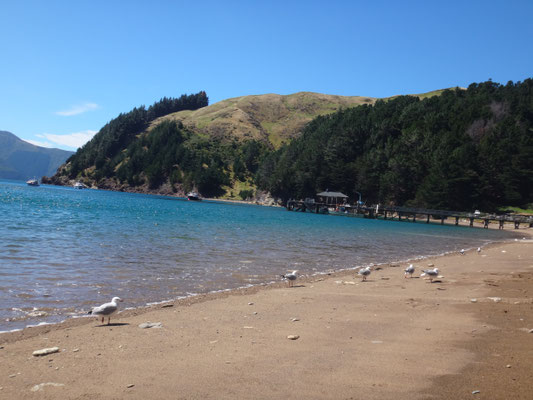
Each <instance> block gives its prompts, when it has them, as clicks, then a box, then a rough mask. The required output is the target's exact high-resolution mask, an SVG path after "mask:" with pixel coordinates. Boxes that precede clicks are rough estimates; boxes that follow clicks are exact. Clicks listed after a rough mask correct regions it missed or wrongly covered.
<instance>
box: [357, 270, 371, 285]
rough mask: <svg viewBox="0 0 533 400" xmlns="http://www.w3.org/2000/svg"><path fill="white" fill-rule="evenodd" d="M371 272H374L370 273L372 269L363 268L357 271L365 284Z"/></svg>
mask: <svg viewBox="0 0 533 400" xmlns="http://www.w3.org/2000/svg"><path fill="white" fill-rule="evenodd" d="M370 272H372V271H370V267H365V268H363V267H361V268H359V271H357V273H358V274H359V275H361V276H362V277H363V282H364V281H366V277H367V276H368V275H370Z"/></svg>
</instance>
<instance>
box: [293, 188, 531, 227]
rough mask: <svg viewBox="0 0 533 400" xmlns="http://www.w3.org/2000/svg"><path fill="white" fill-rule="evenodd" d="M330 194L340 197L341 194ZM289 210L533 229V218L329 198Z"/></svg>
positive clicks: (296, 203)
mask: <svg viewBox="0 0 533 400" xmlns="http://www.w3.org/2000/svg"><path fill="white" fill-rule="evenodd" d="M324 193H325V192H323V193H319V195H324ZM329 193H331V194H337V192H329ZM341 194H342V193H341ZM343 196H344V195H343ZM337 199H338V198H337ZM342 199H345V198H342ZM286 207H287V210H289V211H303V212H305V211H309V212H313V213H319V214H333V215H345V216H352V217H362V218H374V219H378V218H379V219H384V220H396V221H410V222H417V220H418V221H424V220H425V222H426V223H429V222H430V220H431V219H433V220H437V221H440V223H441V224H444V221H445V220H446V219H448V218H450V219H452V220H453V219H455V221H454V222H455V225H459V220H460V219H466V220H468V221H469V222H470V226H474V220H479V221H481V222H482V223H483V227H484V228H485V229H487V228H488V227H489V224H490V223H492V222H495V223H498V228H499V229H503V228H504V225H505V223H506V222H511V223H513V224H514V228H515V229H518V228H519V227H520V224H529V227H530V228H533V216H531V215H516V214H515V215H496V214H487V213H477V212H476V213H471V212H461V211H446V210H432V209H422V208H410V207H395V206H383V205H380V204H376V205H372V206H366V205H363V204H361V203H360V202H358V203H357V204H355V205H350V204H346V203H343V202H338V201H331V200H330V199H328V198H326V199H325V201H324V197H323V196H322V201H318V202H317V201H315V200H314V199H306V200H289V201H287V204H286Z"/></svg>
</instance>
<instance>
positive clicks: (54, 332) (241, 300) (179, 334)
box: [0, 230, 533, 399]
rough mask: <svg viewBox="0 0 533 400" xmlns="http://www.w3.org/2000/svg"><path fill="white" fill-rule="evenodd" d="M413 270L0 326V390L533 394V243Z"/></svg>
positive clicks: (73, 395) (189, 394)
mask: <svg viewBox="0 0 533 400" xmlns="http://www.w3.org/2000/svg"><path fill="white" fill-rule="evenodd" d="M528 231H529V230H523V232H524V236H525V235H527V233H526V232H528ZM429 263H433V264H434V265H435V266H436V267H438V268H439V269H440V272H441V274H442V276H443V278H442V279H440V281H439V282H434V283H430V282H429V281H428V280H426V279H424V278H420V277H419V275H420V268H421V267H424V268H426V267H427V265H428V264H429ZM414 264H415V267H416V268H417V272H416V273H415V276H416V278H413V279H405V278H404V274H403V268H405V266H406V265H405V264H399V266H390V267H384V268H383V269H380V270H378V271H373V272H372V274H371V275H370V277H369V279H368V281H367V282H361V278H360V277H358V276H355V274H354V273H353V272H349V273H348V272H343V273H337V274H332V275H331V276H322V277H317V276H315V277H308V278H304V279H299V280H297V281H296V284H295V287H293V288H289V287H287V285H286V284H284V283H280V284H277V285H271V286H262V287H256V288H251V289H247V290H238V291H234V292H231V293H220V294H216V295H206V296H197V297H195V298H191V299H187V300H182V301H177V302H175V303H173V304H168V305H167V307H163V305H159V306H154V307H151V308H149V309H140V310H131V311H125V312H122V313H120V314H119V315H118V316H116V318H113V319H112V321H111V322H112V325H111V326H107V325H103V326H101V325H100V324H99V323H98V322H97V321H96V319H92V318H91V319H85V318H84V319H78V320H70V321H67V322H66V323H62V324H58V325H53V326H43V327H39V328H30V329H25V330H23V331H21V332H14V333H8V334H1V335H0V347H1V348H0V359H1V361H2V362H1V363H0V387H1V389H0V398H2V399H3V398H5V399H26V398H28V399H36V398H38V399H41V398H42V399H78V398H81V399H121V398H131V399H137V398H138V399H141V398H142V399H146V398H161V399H280V398H283V399H389V398H394V399H462V398H475V399H531V398H533V389H532V387H531V382H532V381H533V379H532V378H533V362H532V361H531V360H533V333H529V330H531V329H533V241H532V240H522V241H517V242H511V243H505V244H495V245H492V246H490V247H488V248H486V249H484V250H483V251H482V252H481V253H480V254H478V253H477V252H476V251H470V252H468V253H466V254H465V255H464V256H462V255H459V254H454V255H448V256H444V257H440V258H435V259H431V260H430V259H428V260H423V261H421V262H417V263H414ZM280 272H284V271H280ZM489 297H493V298H501V300H498V299H490V298H489ZM472 299H476V302H472ZM495 300H496V301H495ZM125 305H126V306H127V299H126V302H125ZM169 305H172V306H171V307H168V306H169ZM147 321H150V322H161V324H162V328H150V329H141V328H139V327H138V325H139V324H141V323H144V322H147ZM289 335H297V336H299V337H298V339H296V340H290V339H288V338H287V337H288V336H289ZM54 346H57V347H59V349H60V352H59V353H55V354H50V355H48V356H43V357H34V356H32V352H33V351H34V350H38V349H42V348H48V347H54ZM508 366H509V367H508ZM39 384H50V385H41V386H36V385H39ZM52 384H55V385H52ZM476 390H479V391H480V392H479V393H478V394H474V395H473V394H472V392H473V391H476Z"/></svg>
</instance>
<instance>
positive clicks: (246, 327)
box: [242, 326, 254, 329]
mask: <svg viewBox="0 0 533 400" xmlns="http://www.w3.org/2000/svg"><path fill="white" fill-rule="evenodd" d="M242 329H254V327H253V326H243V327H242Z"/></svg>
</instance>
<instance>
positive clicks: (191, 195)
mask: <svg viewBox="0 0 533 400" xmlns="http://www.w3.org/2000/svg"><path fill="white" fill-rule="evenodd" d="M187 200H190V201H200V200H202V199H201V198H200V195H199V194H198V193H197V192H189V193H187Z"/></svg>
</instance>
